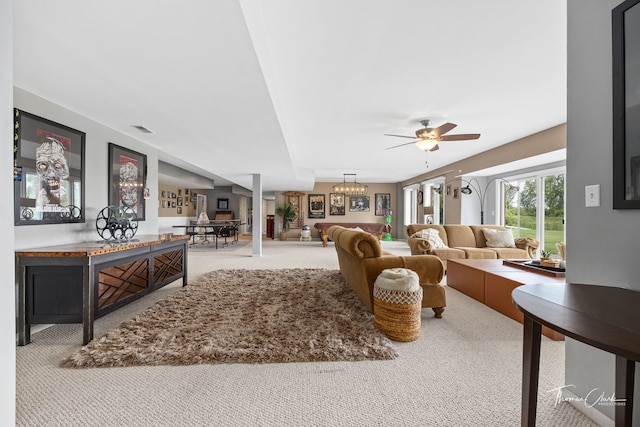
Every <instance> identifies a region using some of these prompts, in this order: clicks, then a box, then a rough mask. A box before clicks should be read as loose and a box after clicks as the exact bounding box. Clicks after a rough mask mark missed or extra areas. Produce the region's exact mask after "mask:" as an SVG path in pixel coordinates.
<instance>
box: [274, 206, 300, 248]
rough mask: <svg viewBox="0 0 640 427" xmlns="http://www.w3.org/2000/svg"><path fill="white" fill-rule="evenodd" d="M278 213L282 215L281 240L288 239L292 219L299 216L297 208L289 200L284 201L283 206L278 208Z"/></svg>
mask: <svg viewBox="0 0 640 427" xmlns="http://www.w3.org/2000/svg"><path fill="white" fill-rule="evenodd" d="M276 213H277V214H278V215H280V216H281V217H282V231H281V232H280V240H287V231H289V225H290V224H291V221H294V220H295V219H296V217H297V215H296V209H295V208H294V207H293V205H292V204H291V203H289V202H284V204H283V205H282V206H280V207H279V208H277V209H276Z"/></svg>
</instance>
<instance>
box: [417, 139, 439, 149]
mask: <svg viewBox="0 0 640 427" xmlns="http://www.w3.org/2000/svg"><path fill="white" fill-rule="evenodd" d="M437 144H438V141H436V140H428V139H423V140H421V141H417V142H416V147H418V148H419V149H421V150H424V151H428V150H431V149H432V148H433V147H435V146H436V145H437Z"/></svg>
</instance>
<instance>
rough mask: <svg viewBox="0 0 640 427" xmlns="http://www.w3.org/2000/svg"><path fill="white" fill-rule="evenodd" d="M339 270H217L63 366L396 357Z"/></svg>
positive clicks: (75, 356)
mask: <svg viewBox="0 0 640 427" xmlns="http://www.w3.org/2000/svg"><path fill="white" fill-rule="evenodd" d="M396 357H397V352H396V350H395V348H394V346H393V344H392V343H391V341H390V340H389V339H388V338H387V337H386V336H385V335H384V334H382V333H381V332H380V331H378V330H377V329H375V327H374V325H373V314H371V313H369V312H368V311H367V310H366V308H365V307H364V305H363V304H362V302H361V301H360V300H359V299H358V297H356V295H355V294H354V293H353V291H352V290H351V288H350V287H349V285H348V284H347V283H346V282H345V281H344V279H343V278H342V275H341V274H340V272H339V271H335V270H323V269H282V270H218V271H213V272H210V273H207V274H205V275H203V276H201V277H200V278H198V279H196V280H195V281H193V282H191V283H190V284H189V285H187V286H186V287H184V288H182V289H180V290H178V291H176V292H175V293H174V294H172V295H171V296H169V297H167V298H165V299H163V300H161V301H158V302H157V303H155V304H154V305H153V306H151V307H149V308H148V309H147V310H145V311H143V312H141V313H140V314H139V315H138V316H136V317H135V318H133V319H132V320H130V321H127V322H124V323H123V324H121V325H120V326H119V327H118V328H116V329H114V330H112V331H110V332H108V333H107V334H106V335H105V336H103V337H102V338H100V339H95V340H93V341H92V342H90V343H89V344H87V345H86V346H84V347H82V348H81V349H80V350H78V351H77V352H75V353H74V354H73V355H71V356H70V357H69V358H67V359H66V360H65V361H63V362H62V365H61V366H63V367H70V368H88V367H113V366H136V365H137V366H139V365H191V364H206V363H210V364H216V363H278V362H308V361H340V360H346V361H356V360H385V359H394V358H396Z"/></svg>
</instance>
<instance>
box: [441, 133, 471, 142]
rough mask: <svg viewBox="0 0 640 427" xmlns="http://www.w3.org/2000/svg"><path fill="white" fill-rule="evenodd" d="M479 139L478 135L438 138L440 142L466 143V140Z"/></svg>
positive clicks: (468, 134)
mask: <svg viewBox="0 0 640 427" xmlns="http://www.w3.org/2000/svg"><path fill="white" fill-rule="evenodd" d="M478 138H480V134H479V133H461V134H458V135H444V136H441V137H440V141H466V140H468V139H478Z"/></svg>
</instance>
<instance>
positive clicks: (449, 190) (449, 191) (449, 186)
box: [445, 184, 451, 196]
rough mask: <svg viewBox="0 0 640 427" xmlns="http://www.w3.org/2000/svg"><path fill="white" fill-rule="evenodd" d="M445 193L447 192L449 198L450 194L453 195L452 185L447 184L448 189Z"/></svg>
mask: <svg viewBox="0 0 640 427" xmlns="http://www.w3.org/2000/svg"><path fill="white" fill-rule="evenodd" d="M445 192H446V194H447V196H448V195H449V194H451V184H447V188H446V190H445Z"/></svg>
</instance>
